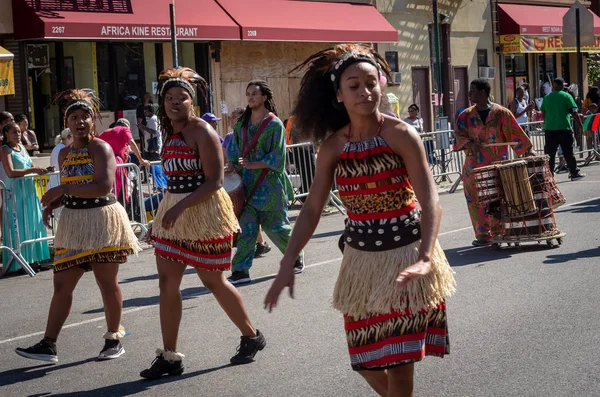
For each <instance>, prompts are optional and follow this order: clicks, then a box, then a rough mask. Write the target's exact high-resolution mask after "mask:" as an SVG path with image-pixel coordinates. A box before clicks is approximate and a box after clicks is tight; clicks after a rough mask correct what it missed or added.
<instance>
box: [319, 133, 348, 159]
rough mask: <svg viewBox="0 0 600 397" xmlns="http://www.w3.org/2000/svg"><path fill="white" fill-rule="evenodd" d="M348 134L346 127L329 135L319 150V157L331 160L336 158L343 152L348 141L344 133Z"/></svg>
mask: <svg viewBox="0 0 600 397" xmlns="http://www.w3.org/2000/svg"><path fill="white" fill-rule="evenodd" d="M347 132H348V128H347V127H343V128H340V129H339V130H337V131H336V132H334V133H333V134H331V135H329V136H328V137H327V138H326V139H325V140H324V141H323V143H321V147H320V148H319V154H320V155H326V156H328V157H331V158H337V157H338V156H339V155H340V153H342V151H343V150H344V146H345V145H346V142H347V141H348V137H347V136H346V133H347Z"/></svg>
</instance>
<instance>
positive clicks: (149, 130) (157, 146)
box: [140, 105, 167, 190]
mask: <svg viewBox="0 0 600 397" xmlns="http://www.w3.org/2000/svg"><path fill="white" fill-rule="evenodd" d="M144 117H145V118H146V124H141V125H140V132H141V134H142V137H143V139H142V141H143V147H144V159H146V160H148V161H159V160H160V152H161V150H162V142H163V139H162V134H161V133H160V123H159V121H158V117H156V115H155V114H154V106H153V105H146V107H145V110H144ZM150 171H151V173H152V180H153V181H154V186H155V187H156V188H157V189H158V190H164V189H166V188H167V176H166V175H165V173H164V172H163V169H162V167H161V166H160V165H152V166H151V167H150Z"/></svg>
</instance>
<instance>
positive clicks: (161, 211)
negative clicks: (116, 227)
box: [151, 189, 239, 271]
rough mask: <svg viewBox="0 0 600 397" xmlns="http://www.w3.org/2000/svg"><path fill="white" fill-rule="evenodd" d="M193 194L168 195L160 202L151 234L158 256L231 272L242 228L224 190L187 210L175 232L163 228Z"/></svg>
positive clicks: (176, 225) (195, 265) (178, 220)
mask: <svg viewBox="0 0 600 397" xmlns="http://www.w3.org/2000/svg"><path fill="white" fill-rule="evenodd" d="M190 194H191V193H170V192H167V193H166V194H165V196H164V197H163V199H162V201H161V202H160V205H159V206H158V211H157V212H156V216H155V218H154V222H153V224H152V231H151V239H152V241H153V242H154V253H155V255H156V256H157V257H159V258H163V259H167V260H171V261H175V262H179V263H183V264H186V265H190V266H193V267H196V268H201V269H204V270H210V271H225V270H229V269H230V268H231V251H232V249H233V235H234V233H236V232H237V231H238V230H239V225H238V221H237V218H236V217H235V214H234V212H233V204H232V203H231V199H230V198H229V195H228V194H227V192H226V191H225V190H224V189H219V190H218V191H217V192H216V193H215V194H213V195H212V196H211V197H210V198H209V199H208V200H205V201H203V202H201V203H199V204H197V205H195V206H193V207H189V208H186V209H185V210H184V211H183V213H182V214H181V216H180V217H179V218H178V219H177V221H176V222H175V225H174V226H173V227H172V228H171V229H169V230H167V229H165V228H163V227H162V219H163V217H164V216H165V214H166V212H167V211H168V210H170V209H171V208H173V206H174V205H176V204H177V203H179V202H180V201H181V200H183V199H184V198H186V197H187V196H189V195H190Z"/></svg>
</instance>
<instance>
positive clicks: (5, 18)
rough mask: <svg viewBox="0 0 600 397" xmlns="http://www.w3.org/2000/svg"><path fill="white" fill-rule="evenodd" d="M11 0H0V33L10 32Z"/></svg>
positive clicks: (11, 27) (11, 19) (11, 31)
mask: <svg viewBox="0 0 600 397" xmlns="http://www.w3.org/2000/svg"><path fill="white" fill-rule="evenodd" d="M13 32H14V29H13V15H12V0H0V34H12V33H13Z"/></svg>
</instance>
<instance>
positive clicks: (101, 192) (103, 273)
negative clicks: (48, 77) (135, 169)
mask: <svg viewBox="0 0 600 397" xmlns="http://www.w3.org/2000/svg"><path fill="white" fill-rule="evenodd" d="M56 104H57V105H58V106H59V108H60V109H61V110H62V111H64V114H65V125H66V126H67V128H69V130H70V131H71V136H72V137H73V143H72V144H71V145H69V146H67V147H65V148H63V149H61V151H60V153H59V155H58V159H59V164H60V182H61V184H60V185H59V186H57V187H54V188H52V189H50V190H48V191H47V192H46V194H45V195H44V197H42V206H43V207H45V208H44V213H43V216H44V223H46V225H48V221H49V218H50V216H51V214H52V211H53V210H55V209H57V208H59V207H64V208H63V209H62V212H61V216H60V222H58V227H57V230H56V236H55V237H54V247H55V255H54V295H53V296H52V302H51V303H50V312H49V313H48V323H47V325H46V333H45V334H44V339H42V341H41V342H39V343H38V344H36V345H34V346H32V347H29V348H26V349H23V348H17V349H16V352H17V354H19V355H20V356H23V357H27V358H32V359H36V360H42V361H50V362H58V356H57V351H56V339H57V338H58V334H59V333H60V330H61V328H62V326H63V324H64V323H65V321H66V319H67V317H68V316H69V312H70V310H71V303H72V301H73V290H74V289H75V287H76V286H77V283H78V282H79V279H80V278H81V276H83V273H85V272H87V271H93V272H94V277H95V278H96V282H97V283H98V286H99V287H100V293H101V294H102V301H103V303H104V312H105V316H106V325H107V328H108V330H107V332H106V333H105V334H104V339H105V342H104V348H103V349H102V351H101V352H100V354H99V355H98V359H100V360H107V359H113V358H117V357H120V356H121V355H123V353H125V350H124V349H123V346H122V345H121V342H120V339H121V338H122V337H123V336H124V335H125V330H124V328H123V327H122V326H121V325H120V321H121V311H122V307H123V296H122V295H121V289H120V288H119V284H118V282H117V273H118V271H119V264H121V263H124V262H126V261H127V256H128V255H130V254H133V253H136V252H138V251H139V245H138V240H137V238H136V237H135V234H134V233H133V231H132V230H131V227H130V225H129V219H128V218H127V213H126V212H125V209H124V208H123V206H121V204H119V202H118V201H117V200H116V198H115V195H114V194H112V193H111V190H112V188H113V184H114V179H115V167H116V165H115V157H114V155H113V153H112V149H111V148H110V146H109V145H108V144H107V143H106V142H104V141H102V140H100V139H94V137H93V135H92V131H93V127H94V119H95V117H96V116H97V115H98V106H97V105H98V102H97V100H96V99H95V98H94V96H93V93H91V92H88V91H83V90H69V91H65V92H62V93H60V94H59V95H58V96H57V99H56Z"/></svg>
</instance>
